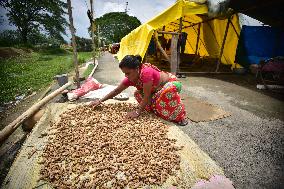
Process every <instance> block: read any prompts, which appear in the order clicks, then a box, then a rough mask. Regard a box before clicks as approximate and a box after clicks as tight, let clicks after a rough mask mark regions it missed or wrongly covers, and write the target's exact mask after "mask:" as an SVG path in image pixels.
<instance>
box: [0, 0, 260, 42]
mask: <svg viewBox="0 0 284 189" xmlns="http://www.w3.org/2000/svg"><path fill="white" fill-rule="evenodd" d="M93 1H94V10H95V17H100V16H102V15H104V14H105V13H109V12H118V11H119V12H123V11H124V10H125V7H126V2H128V14H129V15H131V16H136V17H137V18H138V19H139V20H140V21H141V22H142V23H144V22H147V21H148V20H149V19H151V18H152V17H154V16H155V15H157V14H159V13H161V12H162V11H163V10H165V9H166V8H168V7H170V6H171V5H173V4H174V3H175V2H176V0H93ZM72 7H73V19H74V25H75V28H76V35H78V36H80V37H85V38H90V36H89V34H88V30H87V28H88V27H89V24H90V22H89V19H88V16H87V10H88V8H90V4H89V0H72ZM6 12H7V11H6V10H4V9H3V8H1V7H0V16H3V17H2V20H3V22H2V24H1V27H0V31H3V30H6V29H15V27H14V26H10V25H9V24H8V21H7V18H6V16H5V14H6ZM66 18H67V20H68V17H67V16H66ZM0 19H1V18H0ZM240 20H241V23H242V24H245V25H261V23H260V22H258V21H257V20H254V19H251V18H250V17H247V16H240ZM66 31H67V33H68V36H65V37H64V38H65V39H66V40H67V41H70V33H69V28H66Z"/></svg>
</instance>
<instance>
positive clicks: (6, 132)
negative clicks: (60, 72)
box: [0, 82, 72, 143]
mask: <svg viewBox="0 0 284 189" xmlns="http://www.w3.org/2000/svg"><path fill="white" fill-rule="evenodd" d="M71 84H72V82H68V83H66V84H65V85H63V86H62V87H60V88H59V89H57V90H55V91H54V92H52V93H51V94H50V95H48V96H46V97H44V98H43V99H42V100H41V101H39V102H37V103H35V104H34V105H33V106H32V107H30V108H29V109H28V110H27V111H25V112H24V113H23V114H22V115H20V116H19V117H18V118H17V119H15V120H14V121H13V122H12V123H10V124H9V125H8V126H6V127H5V128H4V129H3V130H2V131H0V143H2V142H3V141H4V140H5V139H6V138H8V137H9V136H10V135H11V134H12V133H13V132H14V131H15V130H16V129H17V128H18V127H19V126H20V125H21V123H23V121H25V120H26V119H27V118H28V117H30V116H32V115H33V114H35V113H36V112H37V111H38V110H39V109H40V108H41V107H42V106H43V105H45V104H46V103H47V102H49V101H50V100H51V99H53V98H54V97H56V96H57V95H58V94H60V93H61V92H62V91H63V90H64V89H66V88H67V87H69V86H70V85H71Z"/></svg>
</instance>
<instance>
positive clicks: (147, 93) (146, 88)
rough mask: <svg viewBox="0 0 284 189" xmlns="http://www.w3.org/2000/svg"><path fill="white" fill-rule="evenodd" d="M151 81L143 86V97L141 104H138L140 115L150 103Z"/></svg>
mask: <svg viewBox="0 0 284 189" xmlns="http://www.w3.org/2000/svg"><path fill="white" fill-rule="evenodd" d="M152 85H153V81H150V82H148V83H144V84H143V93H144V97H143V100H142V102H141V103H140V106H139V109H138V113H139V114H140V113H141V112H142V111H143V110H144V109H145V107H146V105H147V104H150V103H151V100H150V99H151V89H152Z"/></svg>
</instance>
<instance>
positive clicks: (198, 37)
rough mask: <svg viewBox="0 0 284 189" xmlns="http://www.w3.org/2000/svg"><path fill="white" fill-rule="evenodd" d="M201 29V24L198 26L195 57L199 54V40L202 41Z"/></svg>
mask: <svg viewBox="0 0 284 189" xmlns="http://www.w3.org/2000/svg"><path fill="white" fill-rule="evenodd" d="M200 28H201V24H198V34H197V40H196V47H195V55H197V53H198V45H199V39H200Z"/></svg>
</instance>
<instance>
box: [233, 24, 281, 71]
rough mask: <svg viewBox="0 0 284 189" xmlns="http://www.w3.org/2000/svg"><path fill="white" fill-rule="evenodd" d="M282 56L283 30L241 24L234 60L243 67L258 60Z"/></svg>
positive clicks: (256, 62) (257, 62)
mask: <svg viewBox="0 0 284 189" xmlns="http://www.w3.org/2000/svg"><path fill="white" fill-rule="evenodd" d="M277 56H284V31H283V30H280V29H278V28H272V27H269V26H243V27H242V30H241V34H240V39H239V43H238V47H237V52H236V59H235V60H236V62H237V63H239V64H240V65H242V66H244V67H249V65H250V64H259V61H261V60H266V59H269V58H273V57H277Z"/></svg>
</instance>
